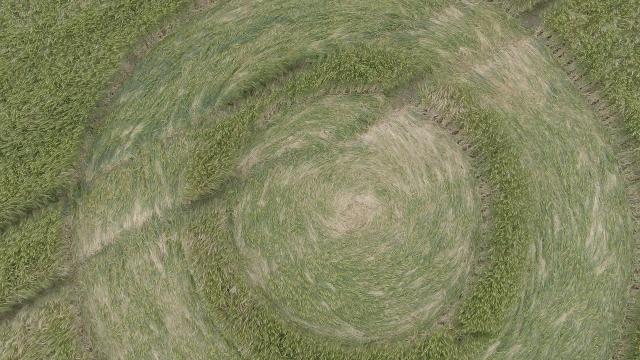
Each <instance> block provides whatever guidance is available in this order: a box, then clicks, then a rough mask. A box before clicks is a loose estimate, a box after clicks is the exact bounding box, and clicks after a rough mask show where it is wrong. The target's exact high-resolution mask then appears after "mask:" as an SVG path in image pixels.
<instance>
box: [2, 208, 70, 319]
mask: <svg viewBox="0 0 640 360" xmlns="http://www.w3.org/2000/svg"><path fill="white" fill-rule="evenodd" d="M65 241H66V240H64V239H63V237H62V206H61V205H60V204H56V205H53V206H50V207H48V208H46V209H45V211H42V212H40V213H36V214H33V215H32V216H30V217H29V218H28V219H26V220H24V221H23V222H21V223H20V224H19V225H17V226H14V227H11V228H9V230H7V231H5V232H4V233H2V234H0V279H2V282H1V283H0V314H1V313H3V312H5V311H6V310H8V309H11V307H12V306H14V305H16V304H19V303H20V302H21V301H23V300H25V299H29V298H30V297H32V296H33V295H35V294H37V293H38V292H39V291H42V290H44V289H46V288H48V287H49V286H51V285H52V284H53V283H54V282H55V281H56V280H59V279H61V278H62V277H63V276H65V275H66V274H67V272H68V264H69V256H70V253H69V249H68V244H66V243H65Z"/></svg>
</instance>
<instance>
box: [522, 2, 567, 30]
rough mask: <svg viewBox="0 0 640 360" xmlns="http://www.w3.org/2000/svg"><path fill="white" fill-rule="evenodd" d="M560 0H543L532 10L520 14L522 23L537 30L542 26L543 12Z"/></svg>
mask: <svg viewBox="0 0 640 360" xmlns="http://www.w3.org/2000/svg"><path fill="white" fill-rule="evenodd" d="M557 1H558V0H543V1H541V2H539V3H537V4H535V5H534V6H533V8H531V10H527V11H524V12H522V13H521V14H519V15H518V16H517V17H518V19H520V21H521V22H522V25H523V26H524V27H526V28H529V29H533V30H536V29H538V28H539V27H541V26H542V23H543V19H542V15H543V13H544V12H545V11H546V10H548V9H549V8H550V7H551V5H553V4H555V3H556V2H557Z"/></svg>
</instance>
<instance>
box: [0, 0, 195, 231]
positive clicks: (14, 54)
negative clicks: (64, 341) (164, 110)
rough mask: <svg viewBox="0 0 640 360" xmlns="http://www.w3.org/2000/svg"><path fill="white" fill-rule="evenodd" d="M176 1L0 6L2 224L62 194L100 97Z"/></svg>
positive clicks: (64, 0)
mask: <svg viewBox="0 0 640 360" xmlns="http://www.w3.org/2000/svg"><path fill="white" fill-rule="evenodd" d="M185 3H186V1H185V0H171V1H162V2H159V1H131V0H118V1H110V2H102V1H77V0H55V1H21V0H8V1H3V2H2V4H0V134H1V135H0V204H2V206H0V229H2V228H5V227H6V226H7V225H8V224H10V223H12V222H15V221H16V220H18V219H19V218H20V217H21V216H23V215H24V214H25V213H27V212H29V211H31V210H33V209H35V208H39V207H41V206H43V205H44V204H46V203H49V202H51V201H53V200H55V199H56V197H57V196H58V194H59V193H60V192H61V191H62V190H64V188H65V187H66V186H67V185H68V184H69V182H70V181H71V180H72V179H73V173H74V164H75V162H76V161H77V159H78V151H79V150H80V147H81V145H82V142H83V141H84V136H83V135H84V134H85V129H86V128H87V126H88V125H89V124H90V121H91V120H92V118H91V116H92V114H93V113H94V112H95V107H96V105H97V103H98V100H99V99H100V98H101V97H103V96H105V95H107V94H106V93H107V92H108V90H106V89H105V88H106V86H107V84H108V82H109V81H110V80H111V79H113V77H114V76H115V74H116V73H117V72H118V70H119V66H120V64H121V62H122V61H123V60H124V56H125V55H126V54H127V53H128V52H129V51H130V48H131V46H132V45H133V44H134V43H135V42H136V41H138V39H140V38H141V36H143V35H145V34H146V33H147V32H148V31H150V30H151V29H153V28H155V27H156V26H157V24H158V22H159V21H160V20H161V19H163V18H165V17H166V16H168V15H170V14H173V13H175V12H176V11H177V10H178V9H180V8H182V7H184V4H185Z"/></svg>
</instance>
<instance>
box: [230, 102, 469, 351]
mask: <svg viewBox="0 0 640 360" xmlns="http://www.w3.org/2000/svg"><path fill="white" fill-rule="evenodd" d="M327 101H328V100H326V99H325V100H322V101H319V102H318V103H316V104H314V105H312V106H311V105H307V108H306V109H305V110H304V112H300V113H293V114H291V113H290V114H283V115H282V119H276V121H274V123H275V124H276V125H274V126H273V127H271V128H269V130H268V131H266V134H265V137H264V139H263V140H264V141H262V142H261V143H260V145H259V146H256V147H255V148H254V149H253V150H252V151H250V152H249V154H248V155H247V157H246V158H245V159H244V162H243V164H242V166H244V167H245V169H244V171H246V174H247V177H246V181H245V182H244V185H243V186H242V188H241V189H240V192H239V193H238V195H237V203H236V205H235V208H234V233H235V239H236V242H237V245H238V248H239V251H240V253H241V255H242V256H243V257H244V259H245V261H246V271H247V275H248V278H249V280H250V282H251V284H252V286H255V287H257V288H259V289H260V290H261V293H263V294H265V296H266V297H268V298H269V300H270V301H271V302H272V303H273V304H274V306H273V308H274V309H276V310H274V311H279V312H280V313H281V316H283V317H285V318H286V319H287V320H290V321H293V322H296V323H297V324H299V325H301V326H303V327H305V328H307V329H309V330H311V331H313V332H315V333H318V334H323V335H327V336H333V337H340V338H349V339H359V340H372V339H377V338H382V337H389V336H393V335H398V334H400V333H403V332H405V331H407V330H410V329H416V328H418V329H423V328H426V329H428V328H429V327H430V326H432V325H433V324H434V323H436V322H438V321H441V320H445V319H446V318H447V316H448V315H449V314H450V313H451V311H452V307H454V306H455V304H456V301H457V299H458V298H459V297H460V295H461V292H462V290H463V288H464V286H465V280H466V278H467V275H468V273H469V271H470V270H471V267H472V264H473V255H474V251H473V241H474V239H475V238H476V236H477V235H478V231H479V228H480V224H481V221H482V219H481V215H480V214H481V211H480V200H479V196H478V192H477V187H476V180H475V178H474V177H473V174H472V171H471V168H470V165H469V161H468V158H467V156H466V154H465V153H464V152H463V150H462V149H461V148H460V146H459V145H458V144H456V143H455V142H454V141H453V139H451V137H450V135H449V134H448V133H447V132H446V131H444V130H443V129H441V128H439V127H438V126H437V125H435V124H433V123H431V122H429V121H428V120H425V119H423V118H422V117H421V116H420V115H419V114H418V113H417V112H414V111H412V110H410V109H404V110H396V111H386V112H384V113H382V114H377V115H376V114H375V113H374V111H373V110H371V109H370V108H371V107H368V106H363V105H362V103H363V102H364V103H365V104H366V102H367V101H371V102H373V103H374V104H375V99H369V98H359V99H355V98H352V97H344V98H341V97H336V98H334V99H332V100H331V101H330V104H328V103H327ZM328 105H331V106H328ZM372 107H374V108H375V106H372ZM372 118H375V121H374V120H371V119H372ZM363 119H364V120H363Z"/></svg>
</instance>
